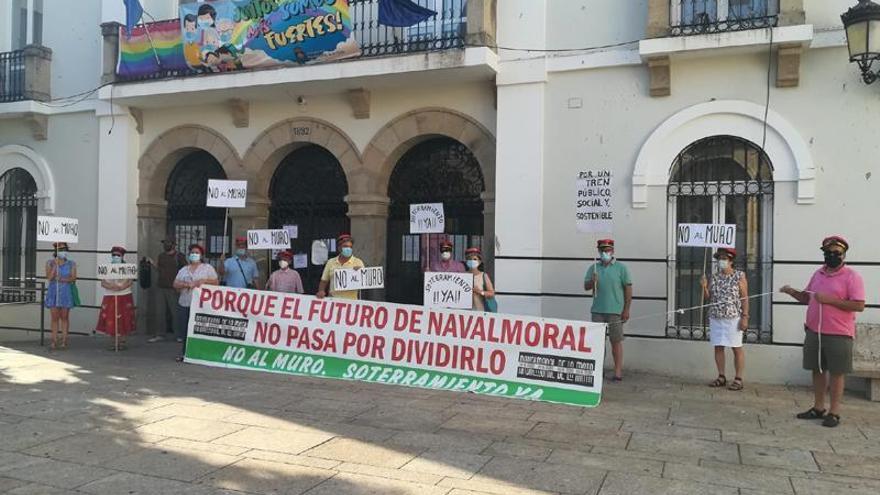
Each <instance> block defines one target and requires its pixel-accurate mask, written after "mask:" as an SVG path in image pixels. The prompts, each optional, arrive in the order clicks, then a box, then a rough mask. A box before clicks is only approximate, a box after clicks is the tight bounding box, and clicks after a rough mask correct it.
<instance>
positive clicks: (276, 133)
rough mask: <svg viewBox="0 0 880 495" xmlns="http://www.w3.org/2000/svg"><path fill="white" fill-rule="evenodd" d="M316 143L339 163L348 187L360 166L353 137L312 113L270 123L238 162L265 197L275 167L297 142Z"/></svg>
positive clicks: (254, 186)
mask: <svg viewBox="0 0 880 495" xmlns="http://www.w3.org/2000/svg"><path fill="white" fill-rule="evenodd" d="M305 144H316V145H318V146H321V147H323V148H325V149H326V150H327V151H329V152H330V153H331V154H333V156H335V157H336V159H337V160H338V161H339V164H340V165H341V166H342V170H343V171H344V172H345V176H346V179H347V180H348V183H349V188H350V187H351V184H352V182H353V177H355V176H357V175H358V169H359V168H360V167H361V163H362V160H361V154H360V152H359V151H358V149H357V146H355V144H354V141H352V140H351V138H350V137H348V135H347V134H345V132H343V131H342V130H341V129H339V128H338V127H336V126H335V125H333V124H331V123H329V122H327V121H325V120H321V119H316V118H313V117H296V118H292V119H288V120H284V121H281V122H278V123H276V124H273V125H272V126H270V127H269V128H267V129H266V130H265V131H263V132H262V133H260V135H259V136H257V137H256V139H254V142H253V143H252V144H251V145H250V147H249V148H248V150H247V152H245V154H244V160H243V162H242V164H243V166H244V169H245V172H246V173H247V175H248V176H249V177H250V178H251V180H252V181H253V190H254V191H255V193H256V194H258V195H260V196H261V197H264V198H268V197H269V187H270V183H271V180H272V176H273V174H274V173H275V169H276V168H277V167H278V165H279V164H280V163H281V161H282V160H283V159H284V157H285V156H287V155H288V154H289V153H290V152H291V151H293V150H294V149H296V148H297V147H299V146H303V145H305Z"/></svg>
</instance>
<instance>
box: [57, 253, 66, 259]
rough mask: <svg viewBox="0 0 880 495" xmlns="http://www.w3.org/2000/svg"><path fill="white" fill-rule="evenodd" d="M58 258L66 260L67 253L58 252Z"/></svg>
mask: <svg viewBox="0 0 880 495" xmlns="http://www.w3.org/2000/svg"><path fill="white" fill-rule="evenodd" d="M58 257H59V258H61V259H63V260H66V259H67V251H58Z"/></svg>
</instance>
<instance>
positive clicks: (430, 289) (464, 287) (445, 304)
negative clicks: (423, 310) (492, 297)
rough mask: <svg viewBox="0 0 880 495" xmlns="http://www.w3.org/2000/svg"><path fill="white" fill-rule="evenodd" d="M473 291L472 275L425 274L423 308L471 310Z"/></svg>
mask: <svg viewBox="0 0 880 495" xmlns="http://www.w3.org/2000/svg"><path fill="white" fill-rule="evenodd" d="M473 290H474V276H473V274H470V273H441V272H425V300H424V305H425V307H428V308H449V309H471V308H472V307H473V305H474V300H473V296H472V295H471V294H472V292H473Z"/></svg>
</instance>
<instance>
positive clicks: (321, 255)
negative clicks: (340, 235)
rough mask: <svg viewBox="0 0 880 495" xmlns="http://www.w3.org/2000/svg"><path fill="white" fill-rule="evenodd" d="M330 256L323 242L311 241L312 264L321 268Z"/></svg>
mask: <svg viewBox="0 0 880 495" xmlns="http://www.w3.org/2000/svg"><path fill="white" fill-rule="evenodd" d="M329 256H330V252H329V249H327V243H326V242H324V241H313V242H312V264H313V265H316V266H321V265H323V264H324V263H326V262H327V258H328V257H329Z"/></svg>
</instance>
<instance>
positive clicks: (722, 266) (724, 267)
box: [718, 260, 730, 270]
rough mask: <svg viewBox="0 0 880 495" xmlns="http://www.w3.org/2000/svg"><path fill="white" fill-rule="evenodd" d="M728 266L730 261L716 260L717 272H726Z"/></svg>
mask: <svg viewBox="0 0 880 495" xmlns="http://www.w3.org/2000/svg"><path fill="white" fill-rule="evenodd" d="M729 266H730V260H718V269H719V270H727V268H728V267H729Z"/></svg>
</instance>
